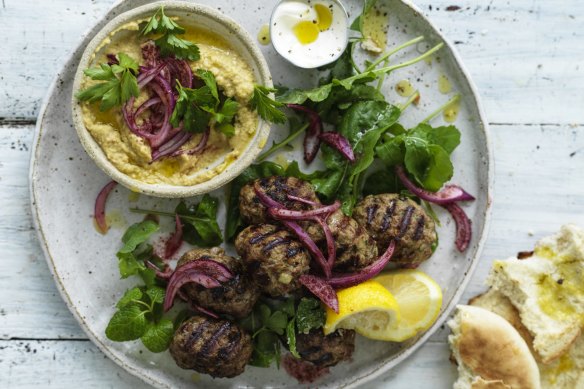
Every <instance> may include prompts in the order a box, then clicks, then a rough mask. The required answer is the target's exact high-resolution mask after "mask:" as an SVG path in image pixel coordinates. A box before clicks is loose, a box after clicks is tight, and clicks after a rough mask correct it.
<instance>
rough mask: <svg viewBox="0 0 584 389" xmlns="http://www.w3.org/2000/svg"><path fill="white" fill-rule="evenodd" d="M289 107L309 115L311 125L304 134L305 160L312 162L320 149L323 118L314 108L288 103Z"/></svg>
mask: <svg viewBox="0 0 584 389" xmlns="http://www.w3.org/2000/svg"><path fill="white" fill-rule="evenodd" d="M286 106H287V107H288V108H290V109H293V110H295V111H299V112H304V113H305V114H306V115H307V116H308V121H309V127H308V131H307V132H306V135H304V160H305V161H306V163H311V162H312V161H314V158H316V154H317V153H318V150H319V149H320V134H322V119H321V118H320V115H319V114H318V113H317V112H316V111H313V110H312V109H310V108H308V107H305V106H303V105H299V104H287V105H286Z"/></svg>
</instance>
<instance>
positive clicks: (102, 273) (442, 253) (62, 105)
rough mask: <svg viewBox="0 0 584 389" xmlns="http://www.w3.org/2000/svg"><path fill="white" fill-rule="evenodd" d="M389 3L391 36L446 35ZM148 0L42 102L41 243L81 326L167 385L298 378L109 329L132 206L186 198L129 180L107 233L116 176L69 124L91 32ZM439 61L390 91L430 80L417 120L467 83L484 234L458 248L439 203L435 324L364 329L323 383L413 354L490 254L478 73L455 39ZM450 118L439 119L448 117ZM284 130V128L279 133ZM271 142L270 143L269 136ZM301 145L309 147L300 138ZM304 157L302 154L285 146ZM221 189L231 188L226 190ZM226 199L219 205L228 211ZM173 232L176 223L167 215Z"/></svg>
mask: <svg viewBox="0 0 584 389" xmlns="http://www.w3.org/2000/svg"><path fill="white" fill-rule="evenodd" d="M388 1H389V3H390V10H391V11H390V13H389V16H388V17H389V18H390V29H389V31H390V33H389V42H390V43H389V45H390V46H395V45H396V44H400V43H403V42H405V41H407V40H409V39H412V38H413V37H415V36H418V35H425V36H426V37H427V38H428V40H429V41H430V42H432V43H437V42H439V41H442V40H443V38H442V36H441V35H440V33H439V32H438V29H436V28H435V27H433V26H432V25H431V23H430V22H429V21H428V20H426V19H425V18H424V17H423V16H422V14H421V12H420V11H419V10H418V9H416V8H415V6H413V5H411V4H410V3H405V2H402V1H400V0H388ZM145 3H148V1H145V0H126V1H123V2H120V3H118V4H117V5H116V6H114V7H113V8H112V10H111V11H110V12H108V14H107V15H106V16H105V17H104V18H103V19H102V20H100V21H99V23H98V24H97V25H96V26H94V27H93V28H92V29H91V30H90V31H89V32H88V33H87V35H86V36H85V38H83V39H82V41H81V42H80V44H79V45H78V46H77V47H76V49H75V50H74V51H73V53H72V55H71V56H70V58H69V59H68V60H67V62H66V63H65V64H64V66H63V68H62V70H61V72H60V73H59V74H58V75H57V77H56V79H55V81H54V83H53V85H52V87H51V89H50V91H49V93H48V95H47V97H46V99H45V104H44V106H43V108H42V110H41V113H40V116H39V119H38V125H37V132H36V138H35V145H34V149H33V154H32V160H31V169H30V182H31V198H32V208H33V215H34V219H35V223H36V227H37V229H38V234H39V239H40V241H41V246H42V247H43V249H44V252H45V255H46V258H47V261H48V263H49V267H50V269H51V271H52V273H53V277H54V278H55V282H56V283H57V285H58V287H59V290H60V292H61V294H62V296H63V299H64V300H65V302H66V303H67V305H68V307H69V308H70V310H71V312H72V313H73V315H74V316H75V317H76V318H77V320H78V321H79V323H80V324H81V327H82V328H83V329H84V330H85V331H86V333H87V335H88V336H89V337H90V338H91V339H92V340H93V341H94V342H95V344H96V345H97V346H98V347H99V348H100V349H101V350H102V351H103V352H104V353H105V354H106V355H107V356H109V357H110V358H111V359H112V360H114V361H115V362H116V363H118V364H119V365H120V366H122V367H123V368H124V369H126V370H127V371H128V372H130V373H131V374H134V375H136V376H138V377H140V378H142V379H143V380H144V381H146V382H148V383H150V384H152V385H154V386H156V387H160V388H170V387H173V388H177V387H200V388H208V387H241V386H247V387H250V386H251V387H266V386H272V387H273V386H289V387H296V386H300V385H298V384H297V382H296V381H295V380H294V379H292V378H290V377H288V376H287V375H286V373H285V372H284V371H283V370H277V369H276V368H275V367H273V368H271V369H261V368H254V367H247V369H246V372H245V374H243V375H241V376H239V377H236V378H234V379H230V380H229V379H215V380H213V379H211V378H210V377H209V376H206V375H198V374H193V372H191V371H186V370H181V369H180V368H178V367H177V366H176V365H175V364H174V361H173V360H172V358H171V357H170V355H169V354H168V353H167V352H165V353H162V354H152V353H150V352H148V351H147V350H145V349H144V347H142V345H141V344H140V343H139V342H127V343H114V342H110V341H109V340H108V339H107V338H106V337H105V334H104V330H105V327H106V325H107V323H108V321H109V319H110V317H111V316H112V314H113V312H114V305H115V303H116V301H117V300H118V299H119V297H120V296H121V295H122V293H123V292H124V291H125V290H126V289H127V288H128V287H130V286H131V285H133V284H134V283H135V282H136V280H132V279H130V280H124V281H122V280H120V279H119V274H118V269H117V259H116V257H115V252H116V251H117V249H118V247H119V245H120V244H119V239H120V237H121V235H122V233H123V231H124V229H125V228H126V227H127V225H128V224H131V223H134V222H136V221H139V220H141V217H140V216H139V215H135V214H131V213H129V212H128V208H129V207H130V206H133V205H139V206H140V207H143V208H154V207H156V208H160V209H172V208H173V207H174V205H175V204H176V202H174V201H170V200H163V199H154V198H147V197H145V196H142V197H140V198H139V199H138V201H137V202H132V201H131V200H133V199H132V198H131V196H129V192H128V191H126V190H125V189H123V188H121V187H119V188H118V189H117V190H116V191H115V192H113V194H112V195H111V197H110V200H109V202H108V213H110V214H113V215H114V216H117V219H118V221H117V223H115V226H114V228H113V229H112V230H110V232H109V233H108V235H106V236H102V235H100V234H98V233H97V232H96V230H95V229H94V227H93V223H92V219H91V215H92V213H93V205H94V201H95V196H96V194H97V193H98V192H99V190H100V188H101V187H102V186H103V185H104V184H105V183H106V182H107V181H108V177H107V176H106V175H105V174H103V173H102V172H101V171H100V170H99V169H98V168H97V167H96V166H95V165H94V164H93V162H92V161H91V159H90V158H89V157H88V156H87V155H86V154H85V153H84V151H83V149H82V147H81V145H80V143H79V141H78V139H77V136H76V134H75V130H74V128H73V125H72V122H71V107H70V104H69V101H70V96H71V92H72V91H71V88H72V79H73V74H74V73H75V69H76V67H77V64H78V61H79V58H80V55H81V53H82V51H83V48H84V47H85V46H86V44H87V43H88V42H89V40H90V39H91V37H92V36H93V35H94V34H95V33H96V32H97V31H98V30H99V29H100V28H101V27H102V26H103V25H104V24H105V23H107V21H109V20H111V19H112V18H113V17H115V16H116V15H118V14H119V13H120V12H124V11H127V10H129V9H132V8H134V7H137V6H139V5H143V4H145ZM200 3H203V4H208V5H210V6H212V7H215V8H218V9H219V10H220V11H222V12H224V13H226V14H227V15H229V16H231V17H232V18H234V19H235V20H236V21H238V22H240V23H241V24H242V25H243V26H244V27H245V28H247V29H248V31H250V33H251V34H252V35H255V34H256V33H257V31H259V29H260V27H261V25H263V24H265V23H267V22H268V20H269V17H270V13H271V10H272V8H273V7H274V5H275V4H276V3H277V1H275V0H270V1H259V0H258V1H247V2H240V1H236V0H203V1H200ZM344 3H345V4H346V5H347V9H348V11H349V13H350V15H352V17H354V16H356V15H357V14H359V13H360V7H361V4H362V1H359V0H352V1H349V0H345V1H344ZM262 50H263V52H264V54H265V55H266V58H267V60H268V64H269V65H270V68H271V71H272V74H273V77H274V83H275V84H278V83H280V84H284V85H288V86H305V87H307V86H310V85H315V83H316V80H317V79H318V74H317V72H315V71H301V70H299V69H297V68H294V67H293V66H292V65H290V64H289V63H287V62H286V61H285V60H283V59H282V58H279V57H278V56H277V54H276V53H275V51H274V50H273V48H271V47H269V46H268V47H263V48H262ZM415 51H416V50H415V49H413V50H408V52H407V54H406V55H405V56H397V57H395V59H393V60H392V61H394V62H392V63H397V61H398V60H400V59H403V58H411V57H412V56H413V55H416V54H417V53H416V52H415ZM438 57H439V61H438V60H434V61H432V63H431V64H428V63H426V62H422V63H420V64H418V65H416V66H413V67H410V68H407V69H404V70H400V71H397V72H395V73H393V74H392V75H391V76H390V77H388V79H387V81H386V84H385V92H386V95H387V96H388V100H389V101H391V102H395V103H399V102H403V100H404V99H403V98H401V97H399V96H398V95H397V94H396V93H395V91H394V88H393V87H394V86H395V84H396V82H398V81H399V80H401V79H404V78H409V79H410V80H411V81H412V83H413V84H414V85H415V86H416V87H417V88H419V89H420V91H421V94H422V100H421V104H420V105H419V106H418V107H410V108H408V110H407V111H406V112H405V113H404V115H403V117H402V123H404V124H405V125H406V126H408V125H414V124H416V123H417V122H419V121H420V120H421V119H422V118H424V117H425V116H426V115H427V114H428V113H429V112H430V111H432V110H433V109H434V108H436V107H438V106H440V105H441V104H442V103H444V102H445V101H447V100H448V99H449V98H450V97H452V93H451V94H449V95H443V94H441V93H439V92H438V86H437V84H438V78H439V76H440V75H446V76H447V77H448V78H449V79H450V82H451V83H452V85H453V93H454V92H459V93H461V94H462V96H463V102H462V106H461V110H460V114H459V117H458V120H457V122H456V125H457V126H458V128H459V129H460V130H461V132H462V143H461V145H460V147H459V148H458V149H457V150H456V151H455V153H454V157H453V159H454V166H455V175H454V179H453V181H455V182H456V183H459V184H461V185H463V186H464V187H465V188H466V189H467V190H468V191H469V192H471V193H473V194H474V195H476V197H477V200H476V201H475V202H474V203H472V204H469V205H465V210H466V211H467V213H468V215H469V216H470V217H471V219H472V223H473V230H474V235H473V239H472V242H471V245H470V247H469V249H468V250H467V252H466V253H464V254H460V253H458V252H457V251H456V249H455V247H454V223H453V222H452V221H451V219H450V217H449V216H448V215H447V214H446V213H445V212H443V211H442V210H441V209H437V211H438V213H439V216H440V219H441V220H442V227H440V228H438V234H439V236H440V247H439V249H438V250H437V252H436V253H435V254H434V256H433V257H432V258H431V260H430V261H428V262H427V263H425V264H424V265H423V266H422V270H424V271H426V272H427V273H429V274H430V275H431V276H432V277H433V278H434V279H436V280H437V282H438V283H439V284H440V285H441V286H442V288H443V293H444V304H443V309H442V312H441V315H440V317H439V319H438V321H437V322H436V324H435V325H434V326H433V327H432V328H431V329H430V330H429V331H427V332H426V333H425V334H423V335H422V336H421V337H419V338H417V339H414V340H412V341H410V342H406V343H404V344H390V343H383V342H374V341H369V340H366V339H364V338H358V340H357V345H356V351H355V354H354V358H353V361H352V362H351V363H343V364H341V365H339V366H337V367H334V368H332V369H331V374H330V375H329V376H327V377H326V378H323V379H321V380H320V381H318V382H317V384H318V386H319V387H329V388H339V387H352V386H357V385H359V384H363V383H364V382H366V381H368V380H370V379H373V378H375V377H377V376H379V375H381V374H383V373H384V372H387V371H388V370H389V369H391V368H392V367H394V366H396V365H397V364H398V363H400V362H401V361H403V360H404V359H405V358H407V357H408V356H409V355H411V354H412V353H413V352H414V350H415V349H417V348H418V347H420V346H421V345H422V344H423V343H424V342H425V341H426V340H427V339H428V338H429V337H430V336H431V334H432V333H434V332H435V331H436V329H438V328H439V327H440V325H442V323H443V322H444V321H445V320H446V318H447V317H448V315H449V313H450V312H451V310H452V309H453V308H454V306H455V304H456V303H457V301H458V299H459V298H460V296H461V294H462V292H463V290H464V287H465V286H466V284H467V282H468V281H469V279H470V277H471V274H472V272H473V270H474V268H475V265H476V263H477V261H478V258H479V256H480V252H481V249H482V246H483V243H484V239H485V237H486V231H487V227H488V222H489V213H490V204H491V188H492V179H493V165H492V158H491V154H490V150H489V141H488V134H487V129H486V123H485V120H484V115H483V112H482V110H481V108H480V104H479V102H478V97H477V94H476V90H475V89H474V87H473V85H472V83H471V82H470V80H469V78H468V75H467V74H466V72H465V70H464V68H463V67H462V64H461V62H460V59H459V58H458V56H457V55H456V53H455V52H454V50H453V49H452V47H451V46H449V45H448V44H447V45H446V47H444V48H443V49H442V50H441V51H440V53H439V55H438ZM441 121H442V119H441V118H437V119H435V122H434V123H435V124H440V123H441ZM284 134H285V131H284V130H279V129H278V128H276V129H275V130H274V131H272V137H273V138H274V139H276V138H279V137H281V136H282V135H284ZM268 144H271V140H270V142H269V143H268ZM297 149H298V150H299V149H300V148H297ZM284 157H285V158H287V159H295V160H300V159H301V158H300V152H296V153H291V154H289V155H285V156H284ZM214 195H216V196H219V197H220V198H223V191H221V190H220V191H217V192H215V193H214ZM224 214H225V209H224V207H222V208H221V209H220V218H223V217H224ZM164 229H166V230H167V231H170V230H171V229H172V226H171V225H170V222H169V224H167V225H166V227H165V226H164V225H163V230H164Z"/></svg>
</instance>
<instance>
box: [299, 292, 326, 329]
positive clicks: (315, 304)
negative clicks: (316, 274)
mask: <svg viewBox="0 0 584 389" xmlns="http://www.w3.org/2000/svg"><path fill="white" fill-rule="evenodd" d="M325 320H326V315H325V312H324V309H322V306H321V305H320V301H318V300H316V299H313V298H306V297H303V298H302V299H301V300H300V303H299V304H298V309H297V313H296V327H297V328H298V332H300V333H303V334H308V333H309V332H310V330H312V329H314V328H321V327H322V326H324V322H325Z"/></svg>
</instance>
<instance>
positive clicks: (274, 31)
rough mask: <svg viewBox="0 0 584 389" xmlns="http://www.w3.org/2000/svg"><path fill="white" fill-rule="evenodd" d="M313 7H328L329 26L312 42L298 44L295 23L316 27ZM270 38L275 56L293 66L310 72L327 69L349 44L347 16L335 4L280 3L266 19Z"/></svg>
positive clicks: (287, 0) (298, 0)
mask: <svg viewBox="0 0 584 389" xmlns="http://www.w3.org/2000/svg"><path fill="white" fill-rule="evenodd" d="M316 5H321V6H322V5H324V6H325V7H326V6H328V7H331V8H330V9H331V10H332V14H333V20H332V24H331V26H330V27H329V28H328V29H327V30H325V31H321V32H320V33H319V35H318V38H317V39H316V41H314V42H312V43H308V44H302V43H300V42H299V41H298V39H297V37H296V36H295V34H294V26H295V25H296V24H297V23H300V22H304V23H316V20H315V16H316V10H315V8H314V7H315V6H316ZM270 37H271V39H272V44H273V46H274V49H276V52H277V53H278V54H280V55H281V56H282V57H283V58H284V59H286V60H287V61H288V62H290V63H292V64H293V65H295V66H297V67H299V68H303V69H314V68H318V67H320V66H324V65H328V64H330V63H332V62H334V61H336V60H337V59H339V57H340V56H341V55H342V54H343V52H344V51H345V49H346V48H347V44H348V43H349V16H348V14H347V10H346V9H345V7H344V5H343V4H342V3H341V2H340V1H339V0H322V1H320V2H319V1H311V0H282V1H280V2H279V3H278V4H277V5H276V7H275V8H274V11H273V12H272V16H271V18H270Z"/></svg>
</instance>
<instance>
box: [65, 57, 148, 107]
mask: <svg viewBox="0 0 584 389" xmlns="http://www.w3.org/2000/svg"><path fill="white" fill-rule="evenodd" d="M117 59H118V63H117V64H113V65H109V64H107V63H102V64H101V65H100V66H99V67H95V68H89V69H85V70H84V71H83V72H84V73H85V75H86V76H88V77H89V78H91V79H92V80H96V81H103V82H100V83H97V84H95V85H92V86H90V87H89V88H87V89H84V90H82V91H80V92H77V93H76V94H75V97H76V98H77V99H78V100H81V101H88V102H90V103H95V102H98V101H101V103H100V105H99V109H100V111H102V112H103V111H107V110H109V109H110V108H113V107H115V106H120V105H123V104H125V103H126V102H127V101H128V100H129V99H130V98H131V97H132V96H133V97H138V95H139V94H140V90H139V89H138V81H137V80H136V75H137V74H138V63H137V62H136V61H135V60H134V59H132V58H131V57H130V56H128V55H127V54H124V53H119V54H118V55H117Z"/></svg>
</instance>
